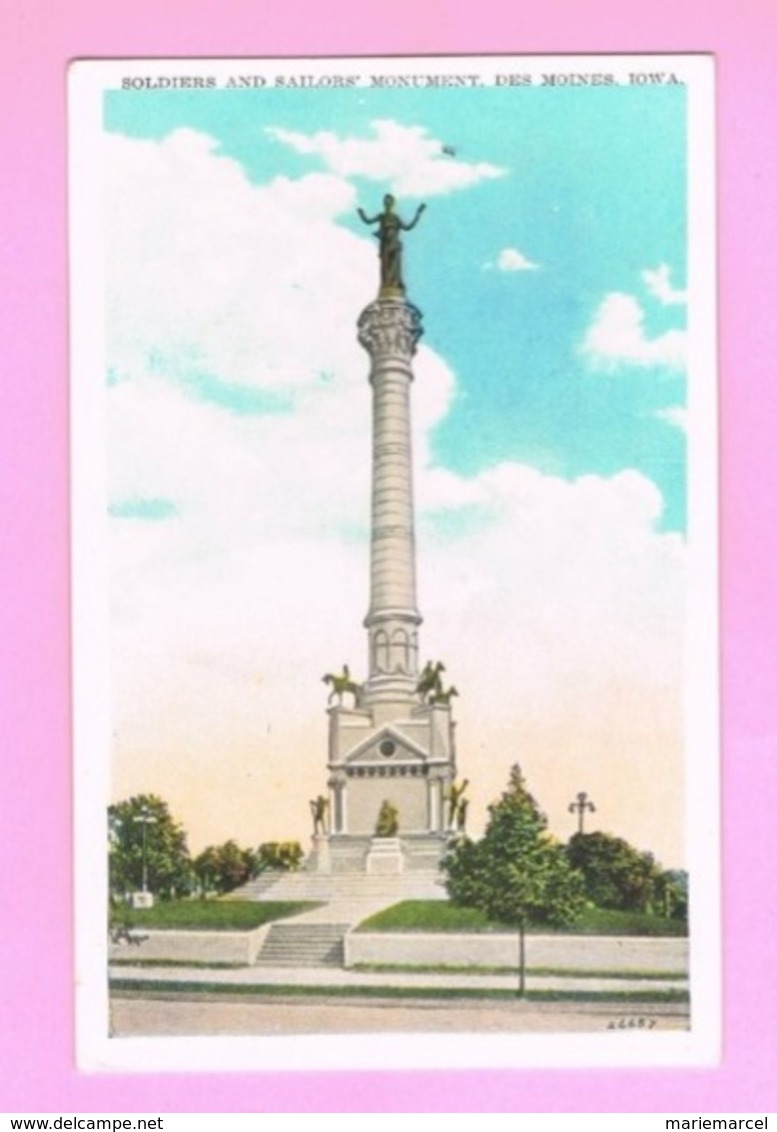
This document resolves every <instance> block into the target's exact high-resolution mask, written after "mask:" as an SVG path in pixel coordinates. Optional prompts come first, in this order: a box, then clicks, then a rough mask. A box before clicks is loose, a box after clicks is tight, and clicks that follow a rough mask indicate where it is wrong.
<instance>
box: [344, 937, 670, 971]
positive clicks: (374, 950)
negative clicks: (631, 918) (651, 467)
mask: <svg viewBox="0 0 777 1132" xmlns="http://www.w3.org/2000/svg"><path fill="white" fill-rule="evenodd" d="M362 963H366V964H380V963H386V964H403V965H408V966H418V967H426V966H438V965H439V966H446V967H516V966H517V965H518V935H517V933H516V934H512V933H504V934H503V933H498V934H497V933H493V934H492V933H483V934H464V933H462V934H454V933H452V932H451V933H448V932H445V933H442V932H439V933H436V932H435V933H433V932H374V933H373V932H350V933H349V934H348V935H347V936H346V937H345V965H346V967H355V966H358V965H359V964H362ZM526 963H527V966H529V967H552V968H556V969H558V970H576V971H687V970H688V940H687V939H677V938H658V939H656V938H652V937H645V936H574V935H527V936H526Z"/></svg>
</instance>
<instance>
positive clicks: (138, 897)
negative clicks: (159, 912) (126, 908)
mask: <svg viewBox="0 0 777 1132" xmlns="http://www.w3.org/2000/svg"><path fill="white" fill-rule="evenodd" d="M132 907H133V908H153V907H154V894H153V892H133V893H132Z"/></svg>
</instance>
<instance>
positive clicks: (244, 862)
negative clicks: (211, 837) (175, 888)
mask: <svg viewBox="0 0 777 1132" xmlns="http://www.w3.org/2000/svg"><path fill="white" fill-rule="evenodd" d="M193 868H194V873H195V876H196V877H197V880H198V882H199V885H200V891H201V892H202V893H203V895H205V894H207V893H208V892H210V891H214V890H215V891H216V892H218V893H219V894H223V893H225V892H232V891H233V889H235V888H239V887H240V886H241V885H242V884H245V883H246V882H247V881H249V880H250V879H251V877H253V876H256V873H257V871H258V870H257V856H256V854H255V853H254V852H253V850H252V849H241V847H240V846H239V845H238V844H237V842H236V841H225V842H224V844H223V845H209V846H208V847H207V849H203V851H202V853H200V854H199V856H197V857H196V858H195V860H194V865H193Z"/></svg>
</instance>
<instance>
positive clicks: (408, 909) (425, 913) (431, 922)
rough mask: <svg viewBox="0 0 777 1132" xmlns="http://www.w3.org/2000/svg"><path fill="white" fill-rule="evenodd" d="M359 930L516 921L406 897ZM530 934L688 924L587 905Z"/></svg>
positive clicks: (458, 927)
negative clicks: (561, 923)
mask: <svg viewBox="0 0 777 1132" xmlns="http://www.w3.org/2000/svg"><path fill="white" fill-rule="evenodd" d="M356 930H357V931H359V932H440V933H445V932H461V933H466V934H470V933H475V934H481V933H482V934H504V933H509V934H510V935H516V934H517V931H518V929H517V928H516V926H515V925H514V924H513V925H511V924H503V923H499V922H497V921H494V920H489V919H487V917H486V915H485V913H483V912H481V911H480V910H479V909H477V908H461V907H459V906H458V905H456V904H451V903H450V902H448V901H445V900H403V901H401V902H400V903H399V904H392V905H391V907H389V908H384V909H383V910H382V911H380V912H378V913H376V914H375V915H374V916H370V917H368V919H366V920H363V921H362V923H361V924H359V926H358V928H357V929H356ZM527 934H528V935H620V936H643V937H644V936H651V937H661V936H669V937H682V936H687V934H688V925H687V924H686V923H685V922H683V921H681V920H667V919H665V918H664V917H661V916H651V915H648V914H647V913H644V912H618V911H614V910H612V909H608V908H587V909H586V910H585V911H584V912H583V914H582V916H581V917H580V919H579V920H577V921H576V922H575V923H573V924H569V925H567V926H566V927H564V928H554V927H550V926H549V925H547V924H530V925H529V926H528V927H527Z"/></svg>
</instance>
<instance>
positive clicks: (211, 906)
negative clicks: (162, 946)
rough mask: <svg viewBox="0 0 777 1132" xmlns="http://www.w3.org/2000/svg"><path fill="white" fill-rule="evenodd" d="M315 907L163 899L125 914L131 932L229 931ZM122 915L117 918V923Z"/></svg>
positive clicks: (277, 902)
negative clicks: (152, 905)
mask: <svg viewBox="0 0 777 1132" xmlns="http://www.w3.org/2000/svg"><path fill="white" fill-rule="evenodd" d="M316 907H317V905H316V904H314V903H312V902H311V901H302V900H296V901H290V900H286V901H281V900H275V901H271V900H268V901H263V902H259V901H252V900H164V901H160V902H159V903H158V904H156V905H155V906H154V907H153V908H136V909H132V910H131V911H129V913H128V915H129V926H130V928H131V929H133V930H137V929H140V928H153V929H155V930H157V931H178V930H187V929H189V930H193V931H206V932H230V931H249V930H250V929H251V928H258V927H260V926H261V925H262V924H267V923H269V922H270V920H284V919H286V918H287V917H288V916H296V915H297V914H298V913H299V912H307V911H308V909H310V908H316ZM122 915H123V913H119V914H118V915H117V916H116V919H117V921H118V920H120V918H121V916H122Z"/></svg>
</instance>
